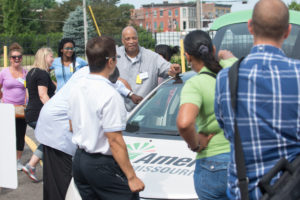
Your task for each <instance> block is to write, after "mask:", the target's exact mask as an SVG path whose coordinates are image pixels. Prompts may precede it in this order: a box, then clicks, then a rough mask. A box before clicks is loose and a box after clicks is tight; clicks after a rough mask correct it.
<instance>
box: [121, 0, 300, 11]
mask: <svg viewBox="0 0 300 200" xmlns="http://www.w3.org/2000/svg"><path fill="white" fill-rule="evenodd" d="M163 1H164V0H120V4H125V3H128V4H133V5H134V6H135V8H140V7H141V6H142V5H143V4H151V3H155V4H157V3H162V2H163ZM172 1H174V0H169V3H171V2H172ZM181 1H183V2H188V1H191V0H181ZM206 1H209V0H206ZM233 1H236V2H233ZM257 1H258V0H248V3H247V4H242V3H241V0H217V1H215V2H219V3H220V4H222V3H226V2H231V3H230V4H233V5H232V7H231V11H238V10H246V9H252V8H253V7H254V5H255V3H256V2H257ZM283 1H284V2H286V3H288V4H289V3H291V2H292V0H283ZM232 2H233V3H232ZM296 2H298V3H300V0H296Z"/></svg>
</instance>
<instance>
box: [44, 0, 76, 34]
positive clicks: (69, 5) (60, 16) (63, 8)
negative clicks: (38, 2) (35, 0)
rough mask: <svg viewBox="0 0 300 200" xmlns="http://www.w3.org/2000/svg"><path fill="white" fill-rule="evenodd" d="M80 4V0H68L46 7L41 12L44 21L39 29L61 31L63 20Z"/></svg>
mask: <svg viewBox="0 0 300 200" xmlns="http://www.w3.org/2000/svg"><path fill="white" fill-rule="evenodd" d="M80 5H82V0H70V1H64V2H63V3H61V4H56V5H55V6H54V7H53V8H50V9H46V10H45V11H44V12H43V17H42V19H43V20H44V21H43V22H42V28H41V30H42V31H43V32H44V33H49V32H52V33H53V32H62V29H63V26H64V22H65V20H66V19H67V18H68V15H69V13H70V12H72V11H74V10H75V8H76V7H77V6H80Z"/></svg>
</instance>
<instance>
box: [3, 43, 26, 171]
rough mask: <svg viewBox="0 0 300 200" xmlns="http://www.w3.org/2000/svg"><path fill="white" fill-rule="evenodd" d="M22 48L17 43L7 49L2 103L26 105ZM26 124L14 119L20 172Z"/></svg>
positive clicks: (23, 120) (23, 121)
mask: <svg viewBox="0 0 300 200" xmlns="http://www.w3.org/2000/svg"><path fill="white" fill-rule="evenodd" d="M22 54H23V48H22V47H21V46H20V45H19V44H18V43H13V44H12V45H10V47H9V61H10V66H9V67H7V68H4V69H3V70H2V71H1V72H0V98H1V102H2V103H10V104H14V105H24V104H25V103H26V99H25V98H26V88H25V87H24V81H25V77H26V73H27V71H26V70H25V69H23V68H22V65H21V63H22ZM26 127H27V124H26V122H25V119H21V118H16V140H17V141H16V143H17V169H18V170H22V167H23V165H22V164H21V162H20V158H21V156H22V152H23V150H24V144H25V140H24V137H25V133H26Z"/></svg>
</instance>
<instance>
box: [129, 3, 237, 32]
mask: <svg viewBox="0 0 300 200" xmlns="http://www.w3.org/2000/svg"><path fill="white" fill-rule="evenodd" d="M230 9H231V5H224V4H215V3H203V4H202V9H201V10H202V15H201V21H202V27H203V29H208V26H209V23H211V22H212V21H213V20H214V19H215V18H216V17H219V16H221V15H223V14H226V13H229V12H230ZM201 10H200V11H199V12H200V13H201ZM196 16H197V10H196V3H195V2H190V3H183V2H180V1H174V2H172V3H169V2H168V1H164V2H163V3H162V4H154V3H152V4H147V5H143V6H142V7H141V8H139V9H133V10H132V11H131V23H132V24H135V25H137V26H140V27H143V28H144V29H146V30H148V31H150V32H153V33H154V32H173V31H191V30H195V29H196V28H197V17H196Z"/></svg>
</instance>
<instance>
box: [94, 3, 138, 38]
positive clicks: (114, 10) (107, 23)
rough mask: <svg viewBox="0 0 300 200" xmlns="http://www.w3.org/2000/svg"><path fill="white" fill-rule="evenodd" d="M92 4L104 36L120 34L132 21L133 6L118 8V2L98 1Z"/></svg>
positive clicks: (125, 5)
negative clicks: (131, 10)
mask: <svg viewBox="0 0 300 200" xmlns="http://www.w3.org/2000/svg"><path fill="white" fill-rule="evenodd" d="M97 2H98V3H92V2H91V3H90V5H91V8H92V10H93V13H94V16H95V19H96V21H97V24H98V26H99V29H100V32H101V34H103V35H115V34H120V33H121V31H122V29H123V28H124V27H125V26H126V25H128V23H129V20H130V9H132V8H133V5H130V4H124V5H120V6H119V7H118V6H116V5H115V4H116V2H118V1H104V0H103V1H97Z"/></svg>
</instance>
